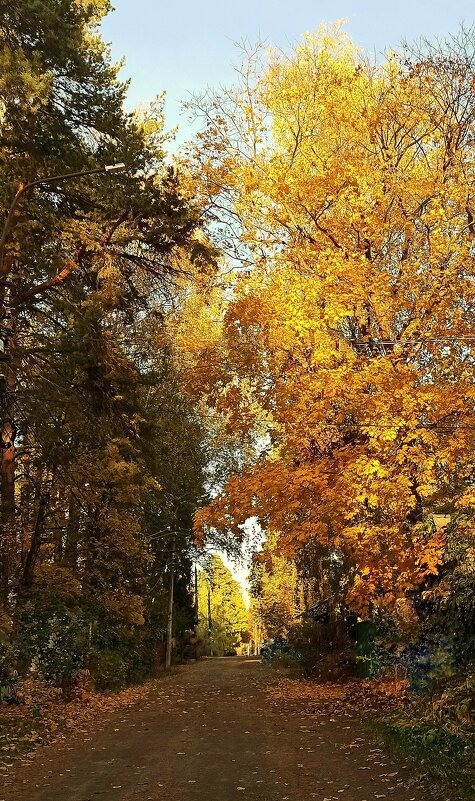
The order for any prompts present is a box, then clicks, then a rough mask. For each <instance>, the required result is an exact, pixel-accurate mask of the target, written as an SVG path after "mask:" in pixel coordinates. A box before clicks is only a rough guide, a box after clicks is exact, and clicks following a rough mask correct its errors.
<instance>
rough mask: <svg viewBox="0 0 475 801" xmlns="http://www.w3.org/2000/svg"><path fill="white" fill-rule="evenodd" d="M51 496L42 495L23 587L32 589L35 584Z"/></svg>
mask: <svg viewBox="0 0 475 801" xmlns="http://www.w3.org/2000/svg"><path fill="white" fill-rule="evenodd" d="M48 501H49V495H47V494H42V495H40V502H39V505H38V513H37V515H36V523H35V528H34V531H33V534H32V535H31V543H30V548H29V550H28V554H27V557H26V560H25V566H24V568H23V575H22V578H21V585H22V587H31V585H32V584H33V573H34V570H35V565H36V561H37V559H38V554H39V552H40V548H41V538H42V536H43V530H44V522H45V519H46V515H47V513H48Z"/></svg>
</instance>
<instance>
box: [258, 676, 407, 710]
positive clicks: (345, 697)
mask: <svg viewBox="0 0 475 801" xmlns="http://www.w3.org/2000/svg"><path fill="white" fill-rule="evenodd" d="M268 694H269V696H270V699H271V701H273V702H274V703H275V704H276V705H277V704H281V705H283V706H284V707H285V706H287V705H288V706H292V707H293V708H295V707H296V706H297V707H298V709H299V714H315V713H316V712H317V713H319V714H332V713H336V714H345V713H346V714H353V713H357V712H360V713H361V712H367V711H381V710H383V711H387V710H388V709H394V708H399V707H402V706H403V705H404V703H405V702H407V685H406V683H405V682H404V681H389V680H384V681H383V680H381V681H374V680H371V681H369V680H368V681H366V680H361V679H352V680H350V681H347V682H344V683H338V684H337V683H333V682H315V681H310V680H307V681H295V680H292V679H282V681H281V682H279V684H277V685H276V686H273V687H272V686H271V687H269V690H268Z"/></svg>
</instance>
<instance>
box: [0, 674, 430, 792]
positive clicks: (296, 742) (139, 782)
mask: <svg viewBox="0 0 475 801" xmlns="http://www.w3.org/2000/svg"><path fill="white" fill-rule="evenodd" d="M286 686H287V687H288V681H283V680H282V678H281V677H279V675H278V674H276V673H275V672H274V671H272V670H271V669H269V668H267V667H265V666H263V665H261V664H260V663H259V662H258V661H257V660H255V659H244V658H227V659H209V660H204V661H202V662H199V663H196V664H191V665H187V666H185V667H182V668H179V669H178V670H177V671H176V672H174V673H173V674H172V675H170V676H167V677H165V678H163V679H161V680H159V681H157V682H156V683H154V685H153V690H151V691H150V692H149V694H148V696H147V698H146V699H145V700H144V702H143V703H141V704H137V705H136V706H134V707H131V708H129V709H126V710H125V711H124V710H122V711H119V712H115V713H113V714H109V715H106V716H104V717H103V719H101V721H100V722H99V723H98V726H97V727H96V729H95V730H94V731H93V730H90V731H86V730H82V731H80V732H77V731H76V732H75V733H74V734H68V735H67V736H66V738H65V739H64V740H62V741H59V742H55V743H52V744H51V745H48V746H44V747H41V748H40V749H39V750H38V751H37V752H36V754H35V755H34V756H33V758H32V759H31V760H30V762H29V764H23V765H19V766H18V765H17V766H16V769H15V771H14V772H13V773H12V778H10V779H7V780H6V782H5V786H4V787H3V788H2V789H0V801H132V799H133V800H134V801H162V800H163V801H214V799H216V801H231V799H233V801H234V800H235V799H242V801H311V799H316V801H335V799H336V800H338V799H342V801H373V800H374V799H383V798H388V799H393V801H426V800H427V795H426V794H424V793H423V792H422V791H421V790H420V789H418V786H417V783H416V782H415V781H414V780H413V779H412V778H411V776H410V772H409V771H408V769H407V768H405V767H404V766H403V765H397V764H395V763H394V762H393V761H392V760H390V759H389V758H387V757H386V756H385V755H384V753H383V751H382V750H381V749H380V748H379V747H378V744H377V743H373V742H371V740H369V739H368V737H367V735H366V734H365V732H364V731H363V730H362V729H361V725H360V723H359V721H358V719H357V717H356V716H355V715H354V714H353V713H352V712H351V711H348V712H343V713H340V714H329V713H328V712H326V711H325V710H323V709H322V710H320V711H319V709H318V707H317V708H316V709H315V704H312V705H311V709H310V708H309V703H308V698H307V699H303V700H301V701H299V700H298V698H297V699H296V698H295V696H296V695H298V692H297V693H292V697H291V698H290V699H289V698H288V697H286V694H285V688H286Z"/></svg>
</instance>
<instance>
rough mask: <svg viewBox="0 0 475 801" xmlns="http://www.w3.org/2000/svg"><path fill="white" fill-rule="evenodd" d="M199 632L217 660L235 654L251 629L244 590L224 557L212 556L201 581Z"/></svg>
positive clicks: (202, 571) (199, 590)
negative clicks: (225, 562) (227, 565)
mask: <svg viewBox="0 0 475 801" xmlns="http://www.w3.org/2000/svg"><path fill="white" fill-rule="evenodd" d="M198 609H199V614H200V625H199V631H200V633H201V635H202V636H203V637H204V638H205V639H206V638H207V637H209V649H210V652H211V653H212V654H213V655H214V656H225V655H226V654H229V653H233V652H234V650H235V649H236V648H237V647H238V646H239V645H240V644H241V641H242V639H243V637H244V636H245V635H246V632H247V630H248V625H249V619H248V613H247V609H246V606H245V603H244V599H243V594H242V589H241V587H240V586H239V584H238V582H237V581H236V579H234V578H233V576H232V574H231V571H230V570H229V568H227V567H226V566H225V565H224V563H223V561H222V559H221V557H220V556H218V555H214V556H212V557H211V558H210V559H209V561H208V564H207V565H206V567H205V568H204V569H203V570H201V571H200V573H199V578H198Z"/></svg>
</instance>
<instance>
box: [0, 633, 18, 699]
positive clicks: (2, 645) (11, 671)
mask: <svg viewBox="0 0 475 801" xmlns="http://www.w3.org/2000/svg"><path fill="white" fill-rule="evenodd" d="M19 678H20V676H19V672H18V664H17V658H16V653H15V649H14V648H13V645H12V644H11V643H9V642H0V702H1V701H5V700H6V701H16V697H17V691H18V682H19Z"/></svg>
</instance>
